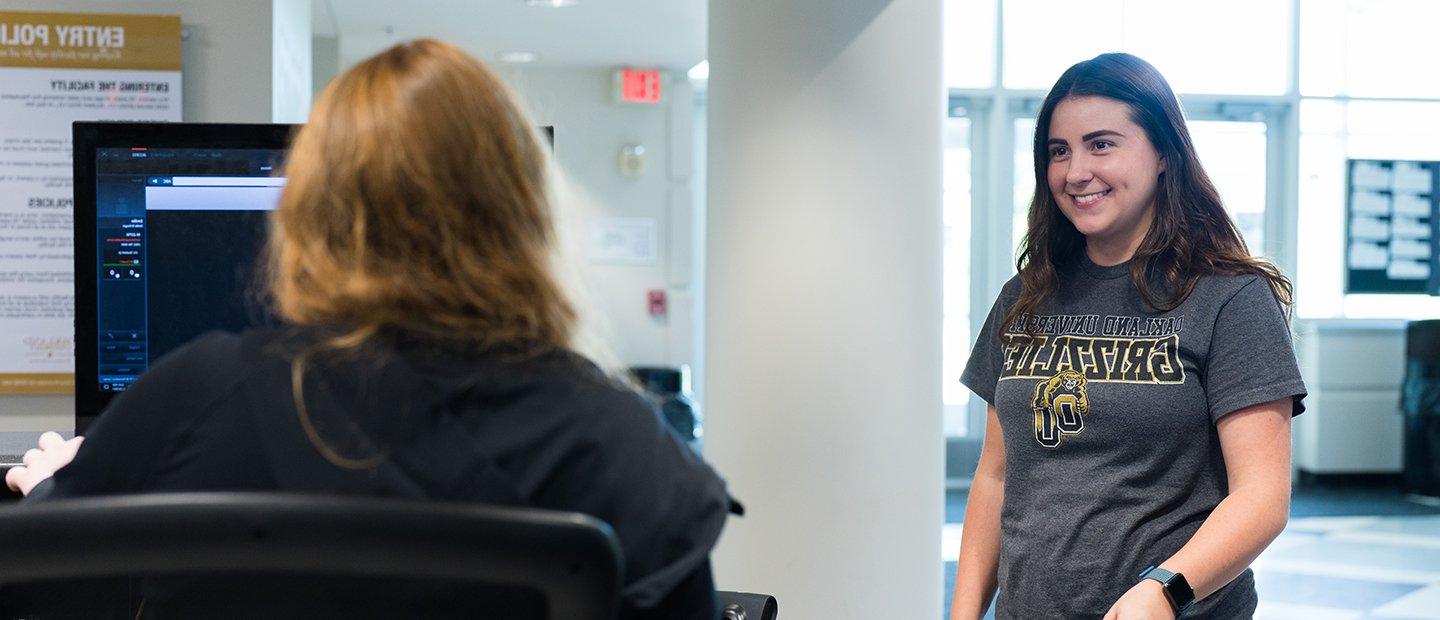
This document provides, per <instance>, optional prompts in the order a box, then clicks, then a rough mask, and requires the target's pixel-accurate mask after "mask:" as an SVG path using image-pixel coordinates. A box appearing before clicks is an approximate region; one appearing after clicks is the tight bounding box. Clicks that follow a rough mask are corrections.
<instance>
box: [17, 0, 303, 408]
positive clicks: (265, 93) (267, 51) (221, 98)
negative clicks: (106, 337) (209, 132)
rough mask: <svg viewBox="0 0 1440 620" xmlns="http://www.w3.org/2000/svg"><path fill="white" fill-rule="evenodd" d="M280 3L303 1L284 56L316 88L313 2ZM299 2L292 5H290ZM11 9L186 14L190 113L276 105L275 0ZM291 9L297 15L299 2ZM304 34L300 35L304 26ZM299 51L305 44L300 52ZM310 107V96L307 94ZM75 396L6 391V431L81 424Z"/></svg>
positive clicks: (135, 1) (56, 2)
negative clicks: (289, 54)
mask: <svg viewBox="0 0 1440 620" xmlns="http://www.w3.org/2000/svg"><path fill="white" fill-rule="evenodd" d="M274 2H275V3H276V4H275V5H273V6H289V5H291V4H300V5H303V6H304V12H303V21H304V24H303V25H301V24H298V23H292V24H291V27H292V28H293V29H294V31H295V32H296V33H300V32H302V31H303V38H301V39H298V40H299V41H301V42H302V43H303V53H299V55H297V56H295V57H293V58H287V59H285V63H286V64H287V66H289V67H290V68H289V69H287V70H286V71H287V72H288V73H293V74H296V75H300V74H304V76H305V79H306V80H307V82H306V88H305V89H304V90H305V92H306V93H308V92H309V87H308V80H309V75H308V73H309V62H310V61H309V19H310V11H309V3H308V2H301V1H300V0H274ZM291 8H292V9H293V7H291ZM3 9H4V10H7V11H48V12H75V13H134V14H153V15H179V16H180V21H181V25H182V28H183V30H184V32H185V33H186V38H185V40H184V41H183V43H182V45H181V54H182V64H181V71H182V76H181V93H182V95H181V96H182V98H183V102H182V105H183V108H182V110H183V112H182V114H183V119H184V120H186V121H193V122H230V123H239V122H245V123H265V122H270V121H271V119H272V113H273V111H274V107H275V101H274V98H273V95H274V93H275V92H276V91H275V89H274V88H273V87H272V79H273V78H274V75H275V73H274V64H273V63H272V60H273V59H274V56H273V54H274V49H273V48H272V37H271V32H272V29H273V28H274V26H275V19H276V17H277V16H276V13H275V12H274V11H273V10H272V4H271V2H269V1H252V0H243V1H242V0H115V1H106V2H101V1H98V0H7V2H5V5H4V7H3ZM284 15H292V16H293V15H297V14H296V13H295V12H294V11H293V10H291V11H290V12H289V13H284V14H283V15H282V17H283V16H284ZM297 36H300V35H299V34H297ZM297 53H298V52H297ZM306 105H307V107H308V101H307V102H306ZM74 409H75V404H74V398H73V397H71V396H0V431H8V430H15V431H29V430H39V429H46V428H55V429H62V430H68V429H71V428H73V426H74Z"/></svg>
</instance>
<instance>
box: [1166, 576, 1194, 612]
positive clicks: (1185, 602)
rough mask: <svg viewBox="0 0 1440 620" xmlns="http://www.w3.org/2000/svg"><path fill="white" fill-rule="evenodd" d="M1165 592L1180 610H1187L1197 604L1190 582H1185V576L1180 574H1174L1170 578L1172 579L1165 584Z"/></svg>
mask: <svg viewBox="0 0 1440 620" xmlns="http://www.w3.org/2000/svg"><path fill="white" fill-rule="evenodd" d="M1165 591H1166V592H1169V593H1170V598H1171V599H1173V600H1174V601H1175V606H1176V607H1179V608H1180V609H1185V608H1186V607H1189V606H1190V604H1191V603H1193V602H1195V591H1194V590H1192V589H1190V582H1188V581H1185V576H1184V575H1181V574H1180V573H1173V574H1172V575H1171V576H1170V579H1169V580H1167V581H1166V582H1165Z"/></svg>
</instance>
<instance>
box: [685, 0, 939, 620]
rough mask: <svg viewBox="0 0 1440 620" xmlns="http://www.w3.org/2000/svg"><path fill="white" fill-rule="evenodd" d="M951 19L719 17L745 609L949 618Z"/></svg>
mask: <svg viewBox="0 0 1440 620" xmlns="http://www.w3.org/2000/svg"><path fill="white" fill-rule="evenodd" d="M940 31H941V2H940V1H939V0H854V1H851V2H845V3H843V7H842V6H840V5H839V4H837V3H832V2H830V1H829V0H774V1H772V2H764V3H756V2H744V3H737V2H732V1H730V0H712V1H711V2H710V35H709V38H710V83H709V90H708V93H707V97H708V106H709V121H708V122H709V137H708V140H709V154H708V157H709V170H708V186H709V198H708V201H707V206H706V210H707V212H708V223H707V227H708V228H707V229H708V232H709V238H708V243H709V253H708V257H707V261H708V274H707V277H708V280H707V284H708V287H709V288H708V291H707V296H708V299H709V303H708V304H707V317H708V318H707V323H706V330H707V334H706V350H707V367H706V371H707V372H706V374H707V376H706V381H707V397H706V404H707V406H708V411H707V412H706V415H707V418H706V420H707V422H708V424H709V428H708V430H707V434H706V454H707V455H708V456H709V457H710V458H711V459H712V460H713V462H714V463H715V464H716V466H717V467H718V468H719V470H720V471H721V472H722V473H723V474H724V475H725V476H726V477H727V478H728V479H729V482H730V485H731V489H732V491H733V493H734V494H735V495H736V497H737V498H739V499H740V500H741V501H743V502H745V503H746V505H747V507H748V512H747V514H746V516H745V517H744V518H741V519H732V520H731V522H730V523H729V524H728V525H727V526H726V530H725V533H724V534H723V536H722V538H721V541H720V544H719V547H718V548H717V551H716V554H715V561H716V571H717V572H716V576H717V582H718V583H719V584H720V585H721V587H724V588H726V589H738V590H749V591H761V592H772V593H774V594H775V595H776V596H777V597H778V598H779V600H780V606H781V610H782V612H781V613H782V614H784V616H785V617H795V618H856V619H859V618H906V619H909V618H918V619H930V618H939V617H940V614H941V610H940V607H941V600H942V597H941V590H940V582H941V580H942V576H941V575H942V564H941V560H940V530H941V522H942V520H943V513H944V510H943V501H942V497H943V489H944V486H943V463H942V451H943V447H944V446H943V444H944V440H943V434H942V428H941V402H940V384H939V382H938V381H936V374H937V372H938V369H939V368H940V340H941V337H940V328H941V234H942V224H941V153H942V149H941V120H942V118H943V115H944V106H943V103H944V96H943V88H942V85H941V77H940V75H941V72H940V59H941V47H940V42H941V34H940Z"/></svg>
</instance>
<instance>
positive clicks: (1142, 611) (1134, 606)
mask: <svg viewBox="0 0 1440 620" xmlns="http://www.w3.org/2000/svg"><path fill="white" fill-rule="evenodd" d="M1105 620H1175V611H1174V608H1172V607H1171V606H1170V599H1169V598H1168V597H1166V596H1165V586H1162V585H1160V582H1158V581H1155V580H1154V579H1141V580H1140V583H1137V584H1135V585H1134V587H1131V588H1130V590H1129V591H1128V592H1126V593H1125V595H1124V596H1122V597H1120V600H1118V601H1115V604H1114V605H1111V606H1110V611H1109V612H1107V613H1106V614H1105Z"/></svg>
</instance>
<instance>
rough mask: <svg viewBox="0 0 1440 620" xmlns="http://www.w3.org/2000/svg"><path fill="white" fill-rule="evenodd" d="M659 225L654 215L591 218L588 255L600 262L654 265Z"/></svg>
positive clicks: (606, 263) (587, 247)
mask: <svg viewBox="0 0 1440 620" xmlns="http://www.w3.org/2000/svg"><path fill="white" fill-rule="evenodd" d="M657 231H658V226H657V225H656V222H655V218H653V217H606V218H596V219H592V220H590V225H589V230H588V234H587V235H586V241H587V243H586V254H587V256H588V257H589V259H590V262H591V263H595V264H601V265H654V264H655V260H656V245H657V244H658V236H659V235H658V232H657Z"/></svg>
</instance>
